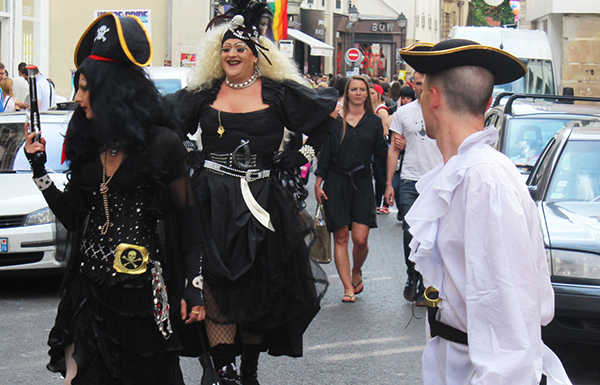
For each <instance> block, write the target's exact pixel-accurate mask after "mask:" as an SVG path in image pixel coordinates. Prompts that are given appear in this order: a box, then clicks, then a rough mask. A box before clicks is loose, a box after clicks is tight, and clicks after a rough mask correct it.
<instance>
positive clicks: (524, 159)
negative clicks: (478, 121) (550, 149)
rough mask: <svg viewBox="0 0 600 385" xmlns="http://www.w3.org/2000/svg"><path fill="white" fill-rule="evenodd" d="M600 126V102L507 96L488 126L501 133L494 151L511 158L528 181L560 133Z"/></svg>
mask: <svg viewBox="0 0 600 385" xmlns="http://www.w3.org/2000/svg"><path fill="white" fill-rule="evenodd" d="M503 101H506V104H504V105H502V104H501V102H503ZM597 122H600V98H586V97H573V96H558V95H527V94H511V93H503V94H500V95H498V97H497V98H496V100H495V102H494V105H493V107H492V108H490V109H489V110H488V111H487V113H486V115H485V123H486V126H487V125H493V126H495V127H496V128H497V129H498V131H499V139H498V142H497V143H496V144H495V145H494V148H496V149H497V150H498V151H500V152H502V153H503V154H505V155H506V156H508V157H509V158H510V159H511V160H512V161H513V163H515V165H516V166H517V168H519V170H520V171H521V173H522V174H523V175H524V177H526V176H527V175H528V174H529V172H530V171H531V169H532V168H533V165H534V164H535V162H536V161H537V159H538V158H539V156H540V154H541V152H542V150H543V149H544V147H545V146H546V144H547V143H548V141H549V140H550V139H551V138H552V137H553V136H554V134H556V132H557V131H558V130H560V129H561V128H563V127H585V126H587V125H588V124H591V123H597Z"/></svg>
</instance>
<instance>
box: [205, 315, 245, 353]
mask: <svg viewBox="0 0 600 385" xmlns="http://www.w3.org/2000/svg"><path fill="white" fill-rule="evenodd" d="M236 331H237V326H236V325H235V324H216V323H214V322H212V321H209V320H206V334H207V335H208V343H209V344H210V347H211V348H212V347H213V346H217V345H219V344H227V345H233V344H234V342H235V333H236Z"/></svg>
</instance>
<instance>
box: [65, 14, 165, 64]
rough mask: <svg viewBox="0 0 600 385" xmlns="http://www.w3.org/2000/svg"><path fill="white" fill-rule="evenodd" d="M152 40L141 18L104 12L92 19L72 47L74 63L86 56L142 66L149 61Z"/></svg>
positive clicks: (150, 58) (79, 61) (81, 60)
mask: <svg viewBox="0 0 600 385" xmlns="http://www.w3.org/2000/svg"><path fill="white" fill-rule="evenodd" d="M152 55H153V49H152V42H151V41H150V37H149V36H148V31H146V28H145V27H144V25H143V24H142V22H141V20H140V19H138V18H137V17H135V16H124V17H119V16H117V15H115V14H113V13H105V14H103V15H102V16H100V17H98V18H97V19H96V20H94V21H93V22H92V24H91V25H90V26H89V27H88V28H87V29H86V31H85V32H84V33H83V35H82V36H81V39H79V43H77V47H76V48H75V66H76V67H77V68H79V66H80V65H81V63H83V61H84V60H85V59H87V58H90V59H93V60H100V61H112V62H121V63H130V64H133V65H136V66H140V67H145V66H147V65H149V64H150V62H151V61H152Z"/></svg>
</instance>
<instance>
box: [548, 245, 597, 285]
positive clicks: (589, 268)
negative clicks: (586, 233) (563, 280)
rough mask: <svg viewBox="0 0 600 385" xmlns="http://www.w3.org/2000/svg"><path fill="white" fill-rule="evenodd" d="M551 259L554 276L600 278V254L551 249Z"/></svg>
mask: <svg viewBox="0 0 600 385" xmlns="http://www.w3.org/2000/svg"><path fill="white" fill-rule="evenodd" d="M551 260H552V274H553V275H555V276H559V277H569V278H587V279H600V255H596V254H591V253H584V252H579V251H567V250H559V249H552V251H551Z"/></svg>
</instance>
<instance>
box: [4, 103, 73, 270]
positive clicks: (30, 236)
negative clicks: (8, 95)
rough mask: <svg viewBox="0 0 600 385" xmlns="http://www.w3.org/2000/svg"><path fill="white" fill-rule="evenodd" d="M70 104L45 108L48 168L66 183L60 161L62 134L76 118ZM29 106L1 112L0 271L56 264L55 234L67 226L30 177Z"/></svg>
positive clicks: (58, 181)
mask: <svg viewBox="0 0 600 385" xmlns="http://www.w3.org/2000/svg"><path fill="white" fill-rule="evenodd" d="M71 114H72V111H70V110H55V111H46V112H40V122H41V127H42V135H43V136H44V137H45V138H46V140H47V146H46V154H47V158H48V161H47V163H46V168H47V169H48V170H51V171H50V173H49V174H50V177H51V178H52V180H53V181H54V183H55V184H56V185H57V186H58V187H59V188H62V187H63V186H64V184H65V182H66V175H65V174H64V172H65V171H66V170H67V168H68V165H67V164H61V154H62V144H63V137H64V134H65V132H66V130H67V125H68V122H69V120H70V118H71ZM26 119H27V117H26V114H25V113H24V112H17V113H9V114H0V272H3V271H17V270H36V269H44V270H45V269H55V270H58V269H60V268H61V267H62V266H63V263H62V262H59V261H58V260H57V254H56V244H55V239H56V234H57V232H58V233H60V232H61V230H63V228H62V226H60V225H58V227H57V223H56V222H57V221H56V220H55V217H54V215H53V214H52V211H51V210H50V209H49V208H48V205H47V204H46V201H45V200H44V197H43V196H42V193H41V192H40V191H39V190H38V188H37V187H36V186H35V184H34V183H33V181H32V180H31V176H32V173H31V170H30V167H29V163H28V161H27V159H26V157H25V153H24V151H23V145H24V143H25V135H24V132H23V125H24V123H25V121H26Z"/></svg>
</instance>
